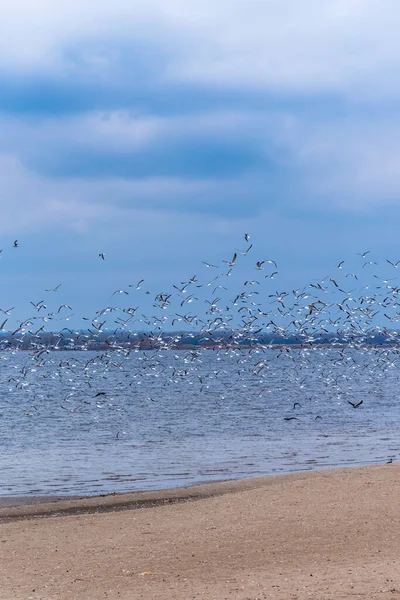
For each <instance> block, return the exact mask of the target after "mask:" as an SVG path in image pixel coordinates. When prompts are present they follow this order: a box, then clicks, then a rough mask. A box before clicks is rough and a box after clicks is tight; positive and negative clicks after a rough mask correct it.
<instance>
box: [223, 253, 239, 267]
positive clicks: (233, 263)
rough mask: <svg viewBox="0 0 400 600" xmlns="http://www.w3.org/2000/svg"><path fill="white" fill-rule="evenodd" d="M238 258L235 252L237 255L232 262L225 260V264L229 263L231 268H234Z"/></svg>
mask: <svg viewBox="0 0 400 600" xmlns="http://www.w3.org/2000/svg"><path fill="white" fill-rule="evenodd" d="M236 258H237V254H236V252H235V254H234V255H233V256H232V260H231V261H230V262H229V261H227V260H224V262H225V263H227V264H228V266H229V267H234V266H235V264H236Z"/></svg>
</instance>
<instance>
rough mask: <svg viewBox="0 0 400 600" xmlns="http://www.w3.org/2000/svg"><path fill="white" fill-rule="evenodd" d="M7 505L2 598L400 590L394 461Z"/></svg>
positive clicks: (399, 487)
mask: <svg viewBox="0 0 400 600" xmlns="http://www.w3.org/2000/svg"><path fill="white" fill-rule="evenodd" d="M10 503H11V504H15V506H10ZM8 504H9V505H8V506H2V507H0V521H1V524H0V598H1V600H3V599H4V600H13V599H18V600H22V599H23V600H27V599H31V600H39V599H40V600H59V599H65V600H67V599H68V600H70V599H73V598H77V599H78V598H79V599H82V600H89V599H90V600H100V599H102V598H109V599H114V598H115V599H122V600H128V599H129V600H131V599H139V598H141V599H145V600H151V599H155V600H158V599H159V600H161V599H162V600H172V599H174V600H175V599H182V600H186V599H194V598H204V599H207V600H223V599H231V598H232V599H240V600H261V599H265V598H273V599H276V600H280V599H282V600H303V599H304V600H305V599H306V598H307V599H309V598H314V599H315V600H317V599H318V600H328V599H332V600H333V599H335V600H344V599H346V600H347V599H352V600H353V599H356V598H365V599H366V600H374V599H386V598H399V599H400V511H399V504H400V465H396V464H393V465H384V466H376V467H362V468H349V469H338V470H331V471H328V470H324V471H315V472H308V473H298V474H292V475H283V476H276V477H265V478H258V479H246V480H241V481H235V482H224V483H217V484H208V485H202V486H196V487H191V488H183V489H176V490H165V491H162V492H145V493H133V494H117V495H111V496H104V497H97V498H73V499H68V500H64V499H62V500H59V499H57V498H53V499H52V501H50V502H49V501H46V502H43V500H42V499H35V501H34V502H33V503H31V504H29V505H26V506H25V505H23V504H21V500H20V499H15V500H13V501H8Z"/></svg>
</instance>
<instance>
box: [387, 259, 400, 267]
mask: <svg viewBox="0 0 400 600" xmlns="http://www.w3.org/2000/svg"><path fill="white" fill-rule="evenodd" d="M386 262H388V263H389V265H392V267H394V268H395V269H397V267H398V266H399V264H400V260H398V261H397V263H392V261H391V260H388V259H386Z"/></svg>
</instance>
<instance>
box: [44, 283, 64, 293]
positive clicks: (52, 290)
mask: <svg viewBox="0 0 400 600" xmlns="http://www.w3.org/2000/svg"><path fill="white" fill-rule="evenodd" d="M61 285H62V284H61V283H59V284H58V285H56V287H54V288H51V289H49V290H44V291H45V292H56V291H57V290H58V288H59V287H61Z"/></svg>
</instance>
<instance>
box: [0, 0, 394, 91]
mask: <svg viewBox="0 0 400 600" xmlns="http://www.w3.org/2000/svg"><path fill="white" fill-rule="evenodd" d="M399 24H400V6H399V4H398V2H397V1H396V0H303V1H302V2H299V1H298V0H264V1H262V2H255V1H251V2H244V1H243V0H229V1H228V0H213V1H212V2H211V0H201V1H200V0H192V1H191V2H184V1H183V0H169V2H165V1H164V0H114V2H112V3H110V2H109V0H92V1H89V0H86V1H85V2H81V1H80V0H70V1H69V2H66V1H65V0H62V1H60V0H59V1H58V2H57V1H55V0H52V1H51V2H50V1H49V0H37V1H36V2H34V3H33V2H31V1H30V0H29V1H28V0H15V1H14V2H12V3H8V4H7V6H5V7H4V8H3V10H2V19H1V23H0V56H1V59H0V64H2V66H3V67H4V68H6V69H7V68H10V69H23V70H29V69H36V68H37V69H44V70H46V69H51V70H55V69H62V68H67V67H68V64H66V63H65V62H63V60H64V58H65V57H64V51H65V50H66V49H71V47H74V46H76V47H79V45H81V44H82V43H85V42H87V41H90V40H95V39H99V40H103V41H104V40H105V39H108V40H113V41H118V40H119V41H121V42H122V41H129V40H130V41H131V42H135V43H137V42H140V41H146V40H148V41H150V42H151V43H152V45H153V48H155V49H156V48H157V45H159V46H160V56H159V57H157V56H155V59H156V60H157V58H158V59H159V60H161V59H162V58H163V57H162V56H161V54H162V52H163V44H169V45H170V46H171V47H172V48H175V49H179V52H177V53H175V54H174V55H173V58H170V60H169V61H168V64H167V65H166V68H165V71H164V77H165V80H172V81H191V82H193V81H194V82H203V83H207V84H212V85H222V86H241V85H246V86H251V87H253V88H261V89H274V90H277V91H282V90H283V91H288V92H297V93H303V92H310V91H311V92H328V93H335V92H338V93H343V94H345V95H347V96H348V97H351V98H355V99H357V98H358V97H359V95H360V94H366V95H368V96H370V97H371V98H374V97H375V96H379V97H381V95H382V94H395V95H397V94H398V92H399V85H398V83H397V77H396V76H395V72H396V70H397V69H398V67H399V66H400V44H399V43H398V30H399ZM108 59H109V60H112V57H107V52H105V53H104V52H102V51H99V55H98V56H97V58H96V54H93V55H92V56H91V57H90V60H91V61H92V65H91V66H92V67H93V68H95V66H96V60H98V61H99V65H98V66H99V72H100V71H101V69H102V68H103V67H104V62H103V61H107V60H108ZM99 76H100V75H99ZM378 84H379V85H378Z"/></svg>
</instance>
